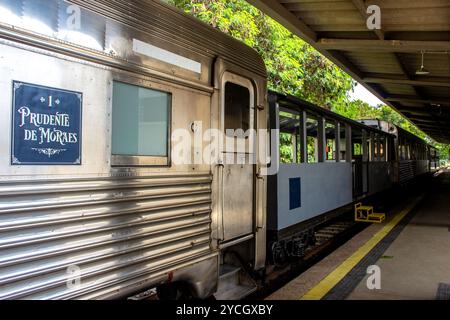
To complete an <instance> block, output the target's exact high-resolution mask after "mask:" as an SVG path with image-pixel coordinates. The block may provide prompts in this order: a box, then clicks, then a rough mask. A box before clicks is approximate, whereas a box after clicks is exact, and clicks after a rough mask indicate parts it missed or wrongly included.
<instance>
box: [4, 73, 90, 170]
mask: <svg viewBox="0 0 450 320" xmlns="http://www.w3.org/2000/svg"><path fill="white" fill-rule="evenodd" d="M82 103H83V95H82V94H81V93H79V92H73V91H67V90H60V89H56V88H48V87H43V86H39V85H34V84H29V83H23V82H18V81H14V82H13V115H12V143H11V149H12V150H11V164H12V165H81V118H82V117H81V112H82Z"/></svg>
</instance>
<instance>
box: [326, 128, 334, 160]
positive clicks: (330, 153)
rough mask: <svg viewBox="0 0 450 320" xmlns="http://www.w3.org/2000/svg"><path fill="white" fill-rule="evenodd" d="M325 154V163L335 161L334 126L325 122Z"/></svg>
mask: <svg viewBox="0 0 450 320" xmlns="http://www.w3.org/2000/svg"><path fill="white" fill-rule="evenodd" d="M325 139H326V145H325V148H326V150H325V154H326V161H336V125H335V124H334V123H332V122H329V121H326V122H325Z"/></svg>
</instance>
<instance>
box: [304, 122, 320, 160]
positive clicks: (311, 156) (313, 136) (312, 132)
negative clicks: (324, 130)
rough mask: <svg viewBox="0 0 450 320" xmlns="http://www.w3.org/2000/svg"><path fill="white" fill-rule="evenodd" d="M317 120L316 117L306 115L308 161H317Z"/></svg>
mask: <svg viewBox="0 0 450 320" xmlns="http://www.w3.org/2000/svg"><path fill="white" fill-rule="evenodd" d="M318 133H319V121H318V120H317V118H316V117H314V116H312V115H308V116H307V118H306V142H307V144H308V163H317V162H319V145H318V141H319V140H318Z"/></svg>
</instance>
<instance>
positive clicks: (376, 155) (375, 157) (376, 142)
mask: <svg viewBox="0 0 450 320" xmlns="http://www.w3.org/2000/svg"><path fill="white" fill-rule="evenodd" d="M372 143H373V154H372V159H371V161H379V160H380V137H379V135H378V133H375V134H374V135H373V140H372Z"/></svg>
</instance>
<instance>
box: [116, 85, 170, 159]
mask: <svg viewBox="0 0 450 320" xmlns="http://www.w3.org/2000/svg"><path fill="white" fill-rule="evenodd" d="M113 91H114V92H113V110H112V153H113V155H123V156H159V157H167V156H168V130H169V110H170V106H171V100H172V95H171V94H169V93H166V92H162V91H157V90H151V89H147V88H142V87H138V86H134V85H130V84H125V83H120V82H114V89H113Z"/></svg>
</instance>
